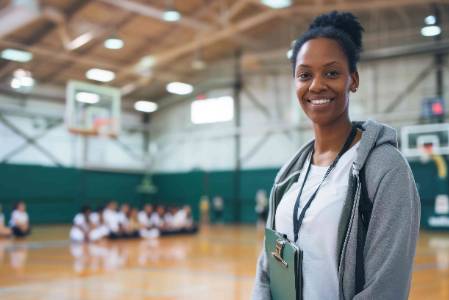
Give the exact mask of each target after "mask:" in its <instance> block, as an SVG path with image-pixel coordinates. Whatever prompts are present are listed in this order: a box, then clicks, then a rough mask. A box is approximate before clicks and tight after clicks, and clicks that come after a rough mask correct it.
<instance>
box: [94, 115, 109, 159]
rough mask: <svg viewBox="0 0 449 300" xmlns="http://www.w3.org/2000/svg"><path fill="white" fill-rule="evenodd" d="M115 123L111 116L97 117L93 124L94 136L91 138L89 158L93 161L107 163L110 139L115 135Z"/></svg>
mask: <svg viewBox="0 0 449 300" xmlns="http://www.w3.org/2000/svg"><path fill="white" fill-rule="evenodd" d="M113 125H114V122H113V119H111V118H95V120H94V122H93V126H92V131H93V133H94V137H93V138H92V139H90V140H91V141H90V144H91V150H90V151H89V158H90V161H91V163H93V164H104V163H106V161H107V159H106V157H107V152H108V145H109V141H110V139H111V137H113V136H114V131H113Z"/></svg>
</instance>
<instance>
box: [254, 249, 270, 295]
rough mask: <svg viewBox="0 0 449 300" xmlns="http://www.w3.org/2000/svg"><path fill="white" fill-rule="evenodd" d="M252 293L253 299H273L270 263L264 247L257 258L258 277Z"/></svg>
mask: <svg viewBox="0 0 449 300" xmlns="http://www.w3.org/2000/svg"><path fill="white" fill-rule="evenodd" d="M252 294H253V295H252V300H271V292H270V278H269V276H268V263H267V256H266V252H265V249H264V248H262V251H261V253H260V255H259V258H258V260H257V269H256V279H255V282H254V287H253V293H252Z"/></svg>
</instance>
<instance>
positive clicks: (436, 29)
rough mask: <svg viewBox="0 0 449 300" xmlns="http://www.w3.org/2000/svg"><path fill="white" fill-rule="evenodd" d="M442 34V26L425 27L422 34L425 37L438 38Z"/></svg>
mask: <svg viewBox="0 0 449 300" xmlns="http://www.w3.org/2000/svg"><path fill="white" fill-rule="evenodd" d="M440 33H441V28H440V26H437V25H430V26H425V27H423V28H422V29H421V34H422V35H423V36H436V35H439V34H440Z"/></svg>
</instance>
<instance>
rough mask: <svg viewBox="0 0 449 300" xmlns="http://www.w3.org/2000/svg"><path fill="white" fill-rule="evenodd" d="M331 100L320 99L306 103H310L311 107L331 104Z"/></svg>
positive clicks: (309, 100)
mask: <svg viewBox="0 0 449 300" xmlns="http://www.w3.org/2000/svg"><path fill="white" fill-rule="evenodd" d="M332 101H333V99H332V98H320V99H308V100H307V102H308V103H311V104H312V105H326V104H328V103H330V102H332Z"/></svg>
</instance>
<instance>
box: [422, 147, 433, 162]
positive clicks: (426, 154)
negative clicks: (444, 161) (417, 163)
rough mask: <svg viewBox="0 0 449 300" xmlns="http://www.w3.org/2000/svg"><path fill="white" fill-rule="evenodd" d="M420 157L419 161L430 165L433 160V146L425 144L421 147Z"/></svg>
mask: <svg viewBox="0 0 449 300" xmlns="http://www.w3.org/2000/svg"><path fill="white" fill-rule="evenodd" d="M419 152H420V156H419V159H420V160H421V162H422V163H424V164H425V163H428V162H429V161H430V160H431V159H432V155H433V144H423V145H421V146H420V147H419Z"/></svg>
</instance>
